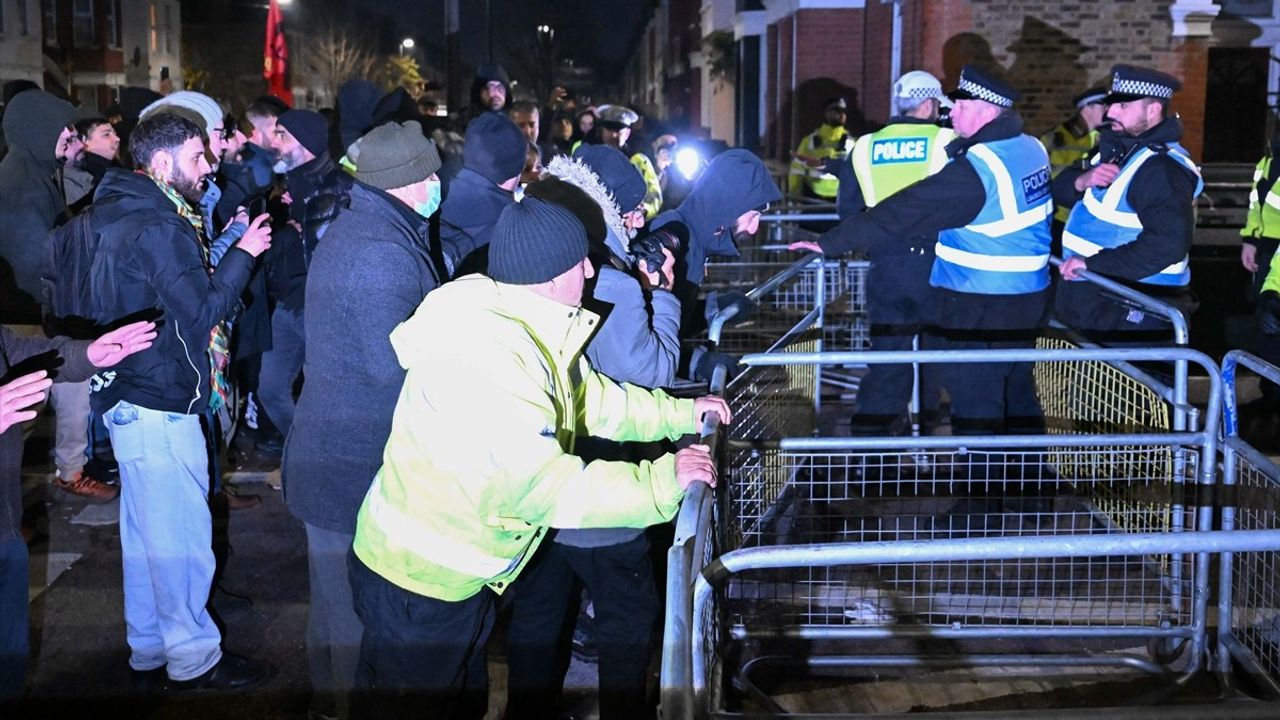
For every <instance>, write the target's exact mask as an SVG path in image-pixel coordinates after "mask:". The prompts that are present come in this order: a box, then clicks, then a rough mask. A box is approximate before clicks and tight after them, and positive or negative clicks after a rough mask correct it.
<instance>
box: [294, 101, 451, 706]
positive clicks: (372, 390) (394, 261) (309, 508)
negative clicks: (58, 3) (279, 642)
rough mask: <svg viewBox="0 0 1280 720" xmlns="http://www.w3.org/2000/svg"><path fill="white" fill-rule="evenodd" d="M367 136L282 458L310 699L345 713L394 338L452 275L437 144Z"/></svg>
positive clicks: (325, 254)
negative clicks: (357, 590)
mask: <svg viewBox="0 0 1280 720" xmlns="http://www.w3.org/2000/svg"><path fill="white" fill-rule="evenodd" d="M293 112H296V111H293ZM285 117H288V114H287V113H286V115H285ZM282 122H283V119H282ZM359 143H360V148H361V156H360V165H359V170H358V171H357V173H356V182H355V184H354V185H353V186H352V187H351V189H350V206H349V207H347V208H346V209H344V210H343V211H342V213H341V214H339V215H338V216H337V218H336V219H334V221H333V222H332V224H330V225H329V227H328V230H327V231H326V232H325V238H324V242H322V243H320V245H319V246H318V247H317V248H316V251H315V254H314V255H312V257H311V265H310V269H309V272H308V274H307V282H306V308H307V312H306V317H305V326H306V337H307V341H308V346H309V347H308V348H307V353H306V365H305V371H306V378H307V380H306V383H305V384H304V385H303V388H302V396H301V397H300V398H299V399H298V408H297V412H296V414H295V416H294V420H293V428H292V432H290V433H289V437H288V441H287V443H286V445H285V456H284V465H283V467H282V470H283V473H282V474H283V480H284V487H285V501H286V502H287V503H288V505H289V510H290V511H291V512H292V513H293V514H294V516H295V517H297V518H298V519H299V520H301V521H302V522H303V523H305V524H306V528H307V560H308V563H309V565H310V572H311V604H310V606H309V615H308V630H307V655H308V662H309V665H310V670H311V686H312V691H313V696H312V709H313V710H316V711H317V712H319V713H321V714H326V715H328V716H334V715H336V716H337V717H343V718H345V717H348V716H349V701H350V695H351V688H352V686H353V683H354V682H355V677H356V660H357V658H358V655H359V650H360V634H361V630H360V619H359V618H357V617H356V615H355V611H354V610H353V608H352V603H351V585H350V583H349V582H348V580H347V564H346V557H347V551H348V550H349V549H350V548H351V540H352V537H353V536H354V534H355V528H356V511H357V510H358V509H359V508H360V501H361V499H362V498H364V495H365V492H366V491H367V490H368V489H369V483H370V482H371V481H372V480H373V476H374V475H375V474H376V473H377V472H378V468H379V467H380V466H381V465H382V449H383V446H384V445H385V444H386V440H387V435H388V434H389V433H390V431H391V414H392V412H393V411H394V410H395V407H396V396H397V395H399V393H400V386H401V384H403V382H404V369H403V368H401V367H400V363H399V362H397V360H396V356H395V352H394V350H392V347H391V342H390V340H389V337H390V335H391V331H392V330H394V329H395V327H396V325H398V324H400V323H401V322H404V321H405V320H406V319H407V318H408V317H409V316H410V315H412V314H413V311H414V310H416V309H417V307H418V304H419V303H421V302H422V298H423V297H425V296H426V294H427V293H428V292H430V291H431V290H433V289H434V288H435V287H436V286H437V285H438V284H439V283H440V282H441V281H443V280H444V279H445V277H446V276H445V273H444V270H443V268H442V267H440V265H439V263H438V260H437V258H438V247H437V245H436V243H437V240H436V234H435V232H434V231H433V228H434V227H435V226H436V224H437V223H435V222H432V221H431V219H432V218H435V217H436V216H437V215H438V213H437V208H438V207H439V203H440V181H439V179H438V178H437V177H436V174H435V173H436V170H438V169H439V168H440V156H439V154H438V153H437V152H436V148H435V145H434V144H433V143H432V142H431V141H430V140H427V139H426V138H424V137H423V136H422V130H421V129H420V128H419V127H418V123H416V122H408V123H404V124H398V123H391V124H387V125H382V126H380V127H378V128H376V129H374V130H373V131H371V132H370V133H369V134H368V135H366V136H364V137H363V138H361V139H360V141H359Z"/></svg>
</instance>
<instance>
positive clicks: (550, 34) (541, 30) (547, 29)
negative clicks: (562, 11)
mask: <svg viewBox="0 0 1280 720" xmlns="http://www.w3.org/2000/svg"><path fill="white" fill-rule="evenodd" d="M537 29H538V34H539V35H546V36H547V39H549V40H554V39H555V37H556V29H555V28H553V27H551V26H550V25H539V26H538V28H537Z"/></svg>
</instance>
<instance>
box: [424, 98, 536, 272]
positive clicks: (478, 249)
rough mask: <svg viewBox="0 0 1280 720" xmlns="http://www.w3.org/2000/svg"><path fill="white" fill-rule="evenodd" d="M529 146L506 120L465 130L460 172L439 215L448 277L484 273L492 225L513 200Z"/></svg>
mask: <svg viewBox="0 0 1280 720" xmlns="http://www.w3.org/2000/svg"><path fill="white" fill-rule="evenodd" d="M528 145H529V142H528V140H526V139H525V137H524V133H522V132H520V128H519V127H516V124H515V123H513V122H511V120H510V119H509V118H507V116H506V115H503V114H502V113H496V112H487V113H484V114H482V115H480V116H479V117H477V118H476V119H474V120H472V121H471V123H470V124H468V125H467V137H466V141H465V143H464V144H463V150H462V170H460V171H458V174H457V176H455V177H454V178H453V180H452V181H451V182H450V183H449V197H448V199H447V200H445V203H444V207H443V208H441V211H440V219H441V221H442V229H441V231H440V234H441V240H442V242H443V243H444V250H445V258H446V261H447V262H449V263H450V267H451V271H450V275H451V276H454V277H456V276H459V275H466V274H468V273H472V272H483V271H484V268H485V253H486V251H487V247H488V245H489V237H490V235H492V233H493V226H494V224H495V223H497V222H498V215H499V213H501V212H502V209H503V208H505V207H506V206H508V205H510V204H511V203H512V201H513V200H514V196H513V195H512V192H513V191H514V190H515V189H516V185H518V184H519V183H520V173H521V172H522V171H523V170H524V160H525V150H526V149H527V148H528Z"/></svg>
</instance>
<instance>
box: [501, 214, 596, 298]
mask: <svg viewBox="0 0 1280 720" xmlns="http://www.w3.org/2000/svg"><path fill="white" fill-rule="evenodd" d="M586 256H587V231H586V229H585V228H583V226H582V221H581V220H579V219H578V218H577V217H576V216H575V215H574V214H573V213H571V212H569V211H568V210H567V209H565V208H564V207H562V206H560V205H557V204H555V203H553V202H547V201H545V200H539V199H538V198H535V197H529V196H525V198H524V199H523V200H520V201H519V202H515V203H512V204H510V205H508V206H506V207H505V208H503V210H502V214H501V215H499V216H498V223H497V225H495V226H494V228H493V238H492V239H491V240H490V241H489V277H491V278H493V279H494V280H497V281H498V282H504V283H510V284H512V285H537V284H539V283H544V282H547V281H548V280H551V279H553V278H556V277H559V276H560V275H562V274H563V273H564V272H565V271H566V270H568V269H569V268H572V267H573V266H574V265H577V264H578V263H580V262H582V260H583V258H585V257H586Z"/></svg>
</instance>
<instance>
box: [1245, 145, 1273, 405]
mask: <svg viewBox="0 0 1280 720" xmlns="http://www.w3.org/2000/svg"><path fill="white" fill-rule="evenodd" d="M1277 179H1280V140H1278V141H1273V142H1272V144H1271V152H1269V153H1267V155H1266V157H1264V158H1262V160H1260V161H1259V162H1258V166H1257V168H1256V169H1255V170H1254V173H1253V188H1252V189H1251V190H1250V192H1249V216H1248V218H1247V219H1246V220H1245V224H1244V229H1243V230H1241V231H1240V235H1241V236H1242V238H1241V239H1242V241H1243V242H1242V243H1241V245H1240V263H1241V264H1242V265H1244V269H1245V270H1248V271H1249V272H1250V273H1252V275H1253V292H1254V294H1255V295H1257V296H1258V311H1257V314H1256V316H1257V318H1258V330H1259V332H1258V333H1257V335H1256V336H1255V339H1254V352H1256V353H1257V354H1258V356H1259V357H1261V358H1262V359H1263V360H1266V361H1267V362H1270V363H1272V364H1280V317H1277V316H1276V311H1277V310H1280V294H1277V292H1276V291H1277V289H1280V266H1277V263H1276V261H1275V259H1274V258H1275V255H1276V247H1277V246H1280V187H1277V186H1276V180H1277ZM1261 390H1262V407H1264V408H1265V409H1266V410H1267V411H1268V412H1271V413H1276V412H1280V386H1277V385H1276V384H1275V383H1270V382H1263V383H1261Z"/></svg>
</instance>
